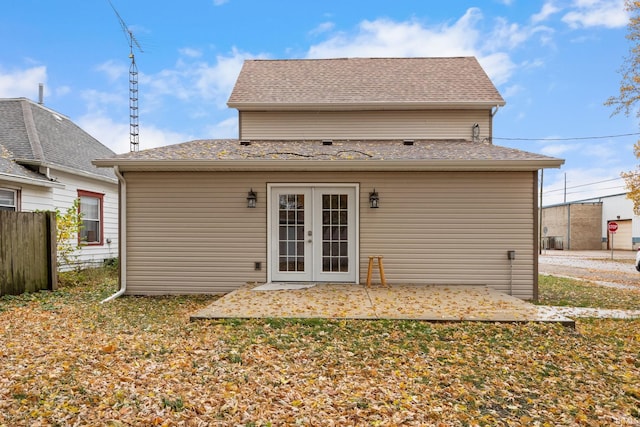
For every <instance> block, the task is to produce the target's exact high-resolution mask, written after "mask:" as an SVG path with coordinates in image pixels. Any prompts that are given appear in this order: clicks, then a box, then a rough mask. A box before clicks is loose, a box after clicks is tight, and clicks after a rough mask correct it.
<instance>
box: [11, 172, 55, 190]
mask: <svg viewBox="0 0 640 427" xmlns="http://www.w3.org/2000/svg"><path fill="white" fill-rule="evenodd" d="M0 180H6V181H10V182H14V183H16V184H26V185H34V186H36V187H47V188H64V185H63V184H60V183H59V182H55V181H48V180H46V179H37V178H28V177H24V176H20V175H13V174H10V173H5V172H0Z"/></svg>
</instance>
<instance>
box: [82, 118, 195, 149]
mask: <svg viewBox="0 0 640 427" xmlns="http://www.w3.org/2000/svg"><path fill="white" fill-rule="evenodd" d="M75 122H76V123H77V124H78V126H80V127H81V128H82V129H84V130H85V131H86V132H88V133H89V134H90V135H92V136H93V137H94V138H96V139H97V140H98V141H100V142H101V143H103V144H104V145H106V146H107V147H109V148H111V149H112V150H113V151H115V152H116V153H118V154H121V153H126V152H128V151H129V149H130V145H131V144H130V142H129V123H126V122H122V123H120V122H116V121H114V120H113V119H111V118H110V117H107V116H104V115H99V114H88V115H85V116H82V117H80V118H79V119H78V120H76V121H75ZM188 139H193V137H192V136H190V135H186V134H182V133H178V132H173V131H167V130H164V129H159V128H157V127H155V126H145V125H144V124H141V125H140V140H139V143H140V145H139V148H140V150H146V149H148V148H154V147H160V146H164V145H170V144H177V143H179V142H184V141H186V140H188Z"/></svg>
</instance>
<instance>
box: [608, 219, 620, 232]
mask: <svg viewBox="0 0 640 427" xmlns="http://www.w3.org/2000/svg"><path fill="white" fill-rule="evenodd" d="M607 228H608V229H609V231H610V232H612V233H615V232H616V231H617V230H618V223H617V222H615V221H611V222H610V223H609V224H607Z"/></svg>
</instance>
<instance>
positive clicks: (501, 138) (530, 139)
mask: <svg viewBox="0 0 640 427" xmlns="http://www.w3.org/2000/svg"><path fill="white" fill-rule="evenodd" d="M637 135H640V132H636V133H621V134H618V135H604V136H576V137H571V138H508V137H499V136H493V137H491V139H499V140H502V141H578V140H585V139H607V138H622V137H625V136H637Z"/></svg>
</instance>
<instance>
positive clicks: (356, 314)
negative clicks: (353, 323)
mask: <svg viewBox="0 0 640 427" xmlns="http://www.w3.org/2000/svg"><path fill="white" fill-rule="evenodd" d="M256 287H257V286H256V285H247V286H245V287H243V288H241V289H238V290H236V291H233V292H231V293H229V294H227V295H225V296H224V297H222V298H220V299H218V300H217V301H215V302H213V303H212V304H211V305H209V306H208V307H206V308H204V309H202V310H200V311H199V312H197V313H194V314H193V315H192V316H191V320H196V319H219V318H267V317H282V318H327V319H412V320H426V321H447V322H450V321H482V322H558V323H562V324H565V325H567V326H575V322H574V321H573V320H572V319H570V318H568V317H565V316H564V315H562V314H560V313H555V312H551V311H544V310H540V309H539V308H538V307H537V306H535V305H533V304H530V303H528V302H526V301H523V300H521V299H519V298H515V297H512V296H510V295H507V294H504V293H501V292H498V291H495V290H493V289H489V288H488V287H485V286H425V285H391V286H390V287H388V288H385V287H381V286H379V285H376V286H373V287H371V288H367V287H365V286H363V285H354V284H317V285H315V286H313V287H306V288H302V287H301V288H299V289H295V286H293V287H294V289H278V290H254V289H253V288H256Z"/></svg>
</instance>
